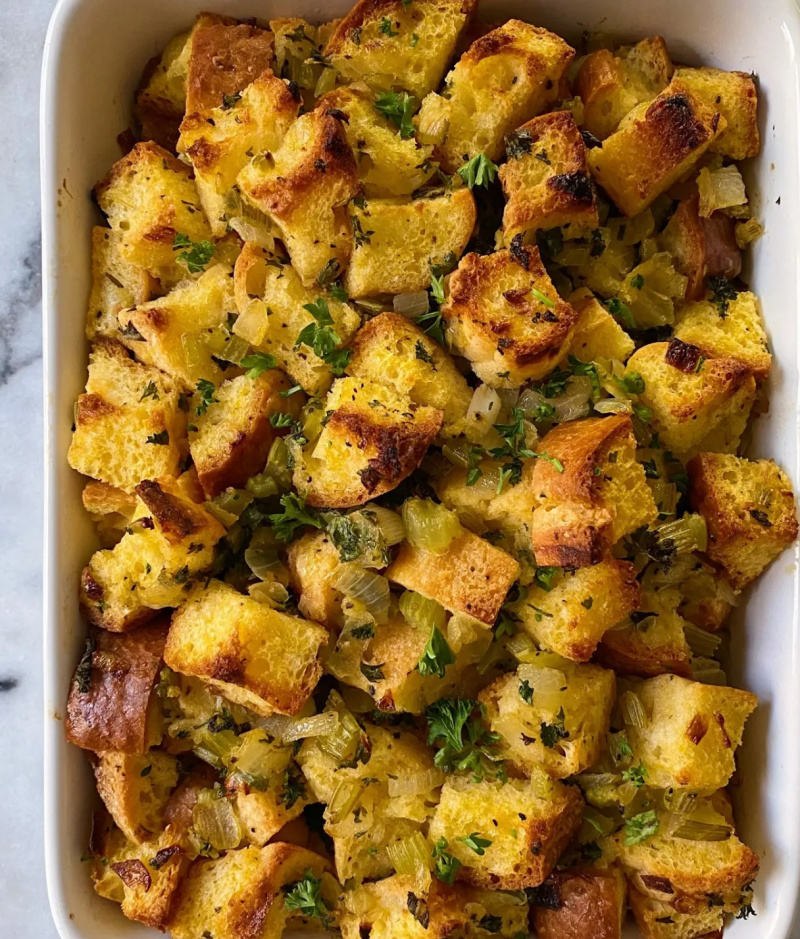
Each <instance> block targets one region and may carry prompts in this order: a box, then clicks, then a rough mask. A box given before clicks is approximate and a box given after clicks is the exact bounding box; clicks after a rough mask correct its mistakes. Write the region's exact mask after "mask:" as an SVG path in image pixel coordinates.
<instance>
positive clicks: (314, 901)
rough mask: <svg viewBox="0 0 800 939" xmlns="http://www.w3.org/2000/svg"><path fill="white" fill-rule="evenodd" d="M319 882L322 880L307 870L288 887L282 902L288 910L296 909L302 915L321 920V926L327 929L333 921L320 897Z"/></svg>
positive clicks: (328, 909)
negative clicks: (300, 878) (301, 877)
mask: <svg viewBox="0 0 800 939" xmlns="http://www.w3.org/2000/svg"><path fill="white" fill-rule="evenodd" d="M321 884H322V880H321V879H319V878H317V877H315V876H314V874H313V873H312V872H311V871H310V870H307V871H306V872H305V876H304V877H303V879H302V880H298V881H297V883H295V884H292V885H291V886H290V887H289V888H288V890H287V893H286V896H285V898H284V903H285V905H286V909H287V910H289V911H290V912H291V911H295V910H296V911H297V912H298V913H302V915H303V916H308V917H309V918H311V919H318V920H320V921H321V922H322V928H323V929H327V928H328V927H329V926H330V925H331V923H332V922H333V917H332V916H331V911H330V908H329V907H328V905H327V903H326V902H325V901H324V900H323V899H322V893H321V892H320V886H321ZM284 889H286V888H284Z"/></svg>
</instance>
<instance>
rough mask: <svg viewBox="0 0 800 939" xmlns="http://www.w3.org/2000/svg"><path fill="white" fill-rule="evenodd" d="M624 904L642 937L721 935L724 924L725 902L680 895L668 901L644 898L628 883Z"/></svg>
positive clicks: (689, 938)
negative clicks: (625, 902)
mask: <svg viewBox="0 0 800 939" xmlns="http://www.w3.org/2000/svg"><path fill="white" fill-rule="evenodd" d="M628 904H629V905H630V908H631V912H632V913H633V917H634V919H635V920H636V925H637V926H638V927H639V931H640V932H641V934H642V936H643V937H644V939H696V937H697V936H721V935H722V932H723V929H724V927H725V919H726V917H725V913H726V909H725V905H724V904H720V905H717V904H716V903H711V902H709V901H708V900H706V899H699V898H691V897H685V896H680V897H676V898H675V899H674V900H673V901H672V902H671V903H670V902H665V901H664V900H655V899H653V898H652V897H648V896H646V895H645V894H643V893H641V892H640V891H638V890H637V889H636V888H635V887H634V886H633V885H631V886H630V889H629V891H628Z"/></svg>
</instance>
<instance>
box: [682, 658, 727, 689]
mask: <svg viewBox="0 0 800 939" xmlns="http://www.w3.org/2000/svg"><path fill="white" fill-rule="evenodd" d="M691 665H692V680H693V681H699V682H700V683H701V684H703V685H723V686H724V685H727V684H728V678H727V676H726V674H725V672H724V671H723V670H722V668H721V666H720V664H719V662H717V660H716V659H706V658H702V657H701V656H697V657H696V658H693V659H692V662H691Z"/></svg>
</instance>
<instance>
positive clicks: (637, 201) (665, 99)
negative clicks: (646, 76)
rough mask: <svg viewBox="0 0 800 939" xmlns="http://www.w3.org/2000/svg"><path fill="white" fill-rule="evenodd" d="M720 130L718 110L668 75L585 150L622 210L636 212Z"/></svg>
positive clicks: (598, 178)
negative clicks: (649, 97)
mask: <svg viewBox="0 0 800 939" xmlns="http://www.w3.org/2000/svg"><path fill="white" fill-rule="evenodd" d="M724 129H725V118H724V117H722V115H721V114H720V113H719V109H715V108H713V107H709V106H707V105H706V104H705V102H704V101H702V100H701V99H700V98H698V97H697V96H696V95H694V94H692V92H691V90H690V89H689V87H688V86H687V85H685V84H684V83H683V82H681V81H679V80H678V79H673V80H672V81H671V82H670V84H669V85H668V86H667V87H666V88H665V89H664V91H662V92H661V94H660V95H659V96H658V97H657V98H656V99H655V100H654V101H653V102H652V103H651V104H650V105H649V106H648V107H647V109H646V110H644V111H643V112H642V113H638V109H636V110H635V111H633V112H632V113H631V114H630V115H629V116H628V119H627V121H626V122H624V123H623V126H622V127H621V128H620V129H619V130H618V131H617V132H616V133H614V134H612V135H611V136H610V137H609V138H608V139H607V140H605V141H604V143H603V146H602V147H595V148H594V149H593V150H590V151H589V153H588V160H589V168H590V169H591V171H592V175H593V176H594V178H595V182H597V183H599V184H600V185H601V186H602V187H603V189H605V191H606V192H607V193H608V195H609V196H610V197H611V198H612V199H613V201H614V202H615V203H616V205H617V207H618V208H619V209H621V210H622V211H623V212H624V213H625V215H627V216H629V217H630V216H632V215H638V213H639V212H641V211H643V210H644V209H646V208H647V206H649V205H650V203H651V202H653V201H654V200H655V199H656V198H657V197H658V196H660V195H661V193H662V192H666V190H667V189H669V188H670V186H671V185H672V184H673V183H674V182H677V180H678V179H680V178H681V176H683V175H684V173H686V171H687V170H689V169H690V168H691V167H692V166H694V164H695V163H696V162H697V161H698V160H699V159H700V157H701V156H702V155H703V154H704V153H705V152H706V150H707V149H708V148H709V147H710V146H711V144H712V143H713V141H714V138H715V137H716V135H717V134H718V133H719V132H721V131H723V130H724Z"/></svg>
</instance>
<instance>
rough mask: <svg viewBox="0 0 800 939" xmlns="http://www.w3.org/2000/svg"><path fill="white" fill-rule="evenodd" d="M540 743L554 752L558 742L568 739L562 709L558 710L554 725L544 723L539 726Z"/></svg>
mask: <svg viewBox="0 0 800 939" xmlns="http://www.w3.org/2000/svg"><path fill="white" fill-rule="evenodd" d="M539 733H540V736H541V738H542V743H543V744H544V745H545V746H546V747H548V748H549V749H550V750H554V749H555V747H556V745H557V744H558V741H559V740H565V739H566V738H567V737H569V731H568V730H567V729H566V727H565V726H564V708H559V710H558V714H557V715H556V720H555V723H553V724H547V723H545V722H544V721H542V723H541V724H540V725H539Z"/></svg>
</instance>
